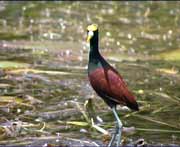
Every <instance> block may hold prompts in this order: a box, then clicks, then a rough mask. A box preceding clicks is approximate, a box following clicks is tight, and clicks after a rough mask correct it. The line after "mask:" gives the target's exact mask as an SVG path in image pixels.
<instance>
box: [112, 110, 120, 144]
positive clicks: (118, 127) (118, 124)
mask: <svg viewBox="0 0 180 147" xmlns="http://www.w3.org/2000/svg"><path fill="white" fill-rule="evenodd" d="M112 111H113V113H114V116H115V118H116V121H117V128H116V132H117V134H118V138H117V142H116V146H117V147H118V146H119V145H120V143H121V132H122V122H121V120H120V118H119V116H118V114H117V111H116V107H113V108H112Z"/></svg>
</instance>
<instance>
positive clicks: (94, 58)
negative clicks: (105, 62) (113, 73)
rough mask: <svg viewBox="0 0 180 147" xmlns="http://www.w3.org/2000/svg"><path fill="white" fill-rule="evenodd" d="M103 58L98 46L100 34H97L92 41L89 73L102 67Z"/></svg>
mask: <svg viewBox="0 0 180 147" xmlns="http://www.w3.org/2000/svg"><path fill="white" fill-rule="evenodd" d="M101 58H102V57H101V55H100V53H99V46H98V32H95V34H94V36H93V38H92V39H91V40H90V52H89V64H88V73H90V72H92V71H94V70H95V69H97V68H99V67H102V64H101Z"/></svg>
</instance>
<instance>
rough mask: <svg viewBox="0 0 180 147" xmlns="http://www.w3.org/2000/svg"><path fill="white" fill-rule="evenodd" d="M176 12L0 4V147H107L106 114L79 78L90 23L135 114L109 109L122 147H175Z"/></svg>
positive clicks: (173, 5) (155, 7)
mask: <svg viewBox="0 0 180 147" xmlns="http://www.w3.org/2000/svg"><path fill="white" fill-rule="evenodd" d="M179 5H180V2H178V1H176V2H175V1H174V2H171V1H157V2H152V1H146V2H145V1H144V2H140V1H139V2H130V1H123V2H118V1H117V2H116V1H111V2H108V1H102V2H98V1H88V2H85V1H74V2H65V1H52V2H47V1H46V2H45V1H39V2H30V1H29V2H18V1H13V2H10V1H9V2H8V1H1V2H0V145H2V146H3V145H11V146H12V145H25V146H37V145H39V146H48V145H49V146H55V145H56V146H57V145H59V146H75V145H76V146H81V145H86V146H99V145H107V143H108V141H109V139H110V133H111V132H113V128H114V118H113V114H112V112H111V110H110V108H108V106H107V105H106V104H105V103H104V101H103V100H102V99H101V98H99V97H98V96H97V95H96V93H95V92H94V91H93V90H92V88H91V87H90V84H89V81H88V77H87V63H88V52H89V45H88V44H87V42H86V36H87V34H86V27H87V26H88V25H89V24H91V23H97V24H98V25H99V33H100V34H99V35H100V40H99V41H100V52H101V53H102V55H103V56H104V57H105V59H107V61H108V62H109V63H110V64H111V65H113V66H114V67H115V68H116V69H117V70H118V71H119V72H120V74H121V75H122V76H123V77H124V80H125V81H126V82H127V83H128V87H129V89H131V91H132V92H133V93H134V95H135V96H136V97H137V102H138V104H139V106H140V111H138V112H133V111H131V110H127V109H126V108H125V107H120V106H118V113H119V116H120V118H121V120H122V122H123V125H124V127H125V129H124V131H123V134H122V145H133V144H136V143H137V141H139V140H140V139H143V142H144V143H145V144H147V145H156V146H165V145H168V146H178V145H180V109H179V108H180V73H179V71H180V28H179V26H180V7H179ZM89 99H90V100H92V101H87V100H89ZM86 102H88V103H86ZM90 102H92V105H93V107H92V105H91V103H90ZM85 104H86V105H85ZM93 110H94V111H93ZM92 112H93V117H94V118H95V120H96V121H95V124H96V125H97V126H98V128H97V126H96V127H94V126H93V125H92V123H91V120H90V116H89V114H91V113H92ZM128 128H129V131H127V130H128ZM107 133H108V134H107Z"/></svg>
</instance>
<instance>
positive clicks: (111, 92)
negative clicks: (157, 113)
mask: <svg viewBox="0 0 180 147" xmlns="http://www.w3.org/2000/svg"><path fill="white" fill-rule="evenodd" d="M98 39H99V37H98V26H97V25H96V24H91V25H89V26H88V27H87V41H88V42H90V51H89V63H88V77H89V81H90V83H91V86H92V87H93V89H94V90H95V92H96V93H97V95H99V96H100V97H101V98H102V99H103V100H104V101H105V102H106V104H107V105H108V106H109V107H110V108H111V109H112V112H113V114H114V117H115V119H116V121H117V125H116V130H115V133H114V134H113V135H112V138H111V141H110V142H109V144H108V146H112V145H113V144H114V141H115V140H116V139H117V142H116V146H119V145H120V143H121V132H122V123H121V120H120V118H119V117H118V114H117V110H116V106H117V105H125V106H127V107H129V108H131V109H132V110H136V111H138V110H139V108H138V104H137V102H136V100H135V97H134V96H133V94H132V93H131V92H130V91H129V90H128V88H127V84H126V83H125V81H124V80H123V78H122V77H121V75H120V74H119V73H118V72H117V70H115V69H114V68H113V67H112V66H111V65H110V64H109V63H108V62H107V61H106V60H105V59H104V58H103V57H102V56H101V54H100V52H99V46H98Z"/></svg>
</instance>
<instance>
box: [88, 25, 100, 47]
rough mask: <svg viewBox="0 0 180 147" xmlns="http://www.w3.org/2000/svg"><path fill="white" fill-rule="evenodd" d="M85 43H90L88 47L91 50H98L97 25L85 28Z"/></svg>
mask: <svg viewBox="0 0 180 147" xmlns="http://www.w3.org/2000/svg"><path fill="white" fill-rule="evenodd" d="M87 42H90V45H91V46H93V48H97V49H98V25H97V24H91V25H89V26H88V27H87Z"/></svg>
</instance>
